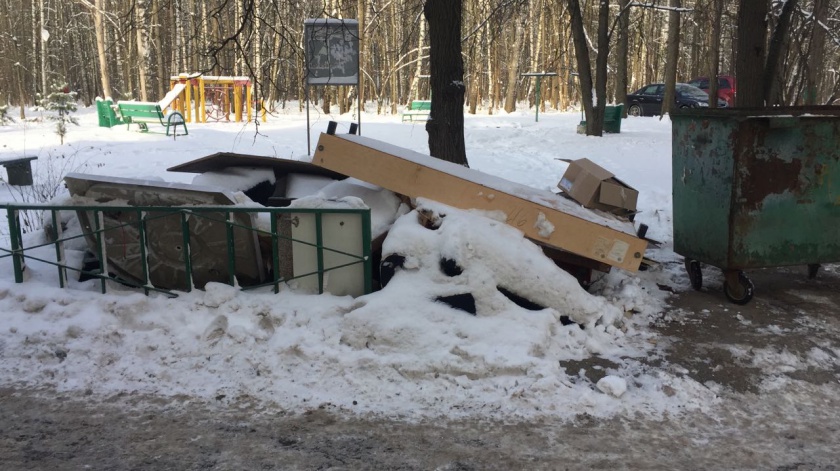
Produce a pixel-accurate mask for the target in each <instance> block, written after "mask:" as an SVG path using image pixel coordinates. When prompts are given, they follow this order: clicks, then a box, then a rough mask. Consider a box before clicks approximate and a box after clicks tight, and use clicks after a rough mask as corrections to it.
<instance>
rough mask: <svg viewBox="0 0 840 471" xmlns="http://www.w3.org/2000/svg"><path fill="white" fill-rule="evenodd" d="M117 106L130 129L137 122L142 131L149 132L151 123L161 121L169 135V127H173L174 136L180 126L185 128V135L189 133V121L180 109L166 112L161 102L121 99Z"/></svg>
mask: <svg viewBox="0 0 840 471" xmlns="http://www.w3.org/2000/svg"><path fill="white" fill-rule="evenodd" d="M117 108H119V110H120V116H121V117H122V120H123V121H124V122H125V123H127V124H128V128H129V129H131V125H132V124H137V125H138V126H139V127H140V131H141V132H148V131H149V126H148V125H149V124H155V123H159V124H160V125H162V126H163V127H164V128H166V135H167V136H168V135H169V128H172V137H173V138H174V137H175V136H176V135H177V132H178V126H182V127H183V128H184V134H183V135H188V134H189V131H187V123H186V121H184V115H182V114H181V113H180V112H178V111H170V112H169V113H167V114H164V113H163V110H161V107H160V104H159V103H156V102H142V101H121V102H119V103H117Z"/></svg>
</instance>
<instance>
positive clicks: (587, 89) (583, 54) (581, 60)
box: [567, 0, 595, 135]
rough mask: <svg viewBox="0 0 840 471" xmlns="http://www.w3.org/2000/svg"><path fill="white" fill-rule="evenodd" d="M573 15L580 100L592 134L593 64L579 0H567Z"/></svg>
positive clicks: (593, 116) (589, 133) (587, 132)
mask: <svg viewBox="0 0 840 471" xmlns="http://www.w3.org/2000/svg"><path fill="white" fill-rule="evenodd" d="M567 2H568V5H569V14H570V15H571V27H572V40H573V42H574V44H575V58H576V59H577V72H578V82H579V86H580V102H581V105H582V106H583V115H584V119H585V120H586V134H587V135H592V134H591V131H590V129H591V128H590V126H592V125H593V124H594V121H595V110H594V109H593V104H592V66H591V62H590V60H589V47H588V46H587V44H586V32H585V31H584V29H583V16H582V15H581V13H580V3H579V2H578V0H567Z"/></svg>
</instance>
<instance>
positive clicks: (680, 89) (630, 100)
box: [626, 83, 726, 116]
mask: <svg viewBox="0 0 840 471" xmlns="http://www.w3.org/2000/svg"><path fill="white" fill-rule="evenodd" d="M664 95H665V84H664V83H651V84H648V85H645V86H644V87H642V88H640V89H638V90H636V91H635V92H633V93H631V94H629V95H627V101H626V103H627V114H629V115H630V116H656V115H658V114H660V113H661V112H662V97H663V96H664ZM674 95H675V96H674V100H675V104H676V106H677V108H704V107H707V106H709V95H708V94H707V93H706V92H704V91H703V90H700V89H699V88H697V87H695V86H692V85H689V84H687V83H678V84H676V90H675V93H674ZM718 106H719V107H721V108H723V107H726V102H725V101H723V100H718Z"/></svg>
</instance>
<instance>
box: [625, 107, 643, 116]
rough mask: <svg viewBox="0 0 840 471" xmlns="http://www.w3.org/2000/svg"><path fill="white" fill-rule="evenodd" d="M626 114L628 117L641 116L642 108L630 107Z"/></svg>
mask: <svg viewBox="0 0 840 471" xmlns="http://www.w3.org/2000/svg"><path fill="white" fill-rule="evenodd" d="M627 114H629V115H630V116H641V115H642V107H641V106H639V105H630V108H629V109H628V110H627Z"/></svg>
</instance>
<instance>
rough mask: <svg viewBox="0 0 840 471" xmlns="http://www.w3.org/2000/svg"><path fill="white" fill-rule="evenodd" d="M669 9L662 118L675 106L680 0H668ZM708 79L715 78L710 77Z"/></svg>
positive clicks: (678, 56)
mask: <svg viewBox="0 0 840 471" xmlns="http://www.w3.org/2000/svg"><path fill="white" fill-rule="evenodd" d="M670 6H671V11H670V12H669V13H668V52H667V55H666V58H665V94H664V95H663V96H662V114H660V115H659V119H662V117H663V116H665V114H667V113H670V112H671V110H672V109H673V108H674V106H675V98H676V90H675V87H676V84H677V62H678V61H679V60H680V12H679V8H681V7H682V0H671V1H670ZM710 80H715V78H714V77H710Z"/></svg>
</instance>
